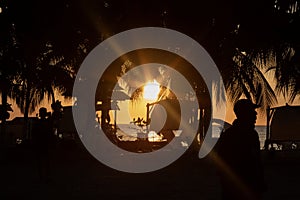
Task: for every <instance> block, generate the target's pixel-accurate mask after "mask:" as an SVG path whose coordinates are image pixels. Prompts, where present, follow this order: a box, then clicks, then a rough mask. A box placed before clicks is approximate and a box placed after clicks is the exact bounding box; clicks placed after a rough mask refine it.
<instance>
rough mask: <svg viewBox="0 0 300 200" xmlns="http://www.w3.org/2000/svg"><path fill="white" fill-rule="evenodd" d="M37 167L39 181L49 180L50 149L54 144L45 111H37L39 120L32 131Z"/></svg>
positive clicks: (49, 121) (50, 125) (43, 109)
mask: <svg viewBox="0 0 300 200" xmlns="http://www.w3.org/2000/svg"><path fill="white" fill-rule="evenodd" d="M33 134H34V135H33V139H34V147H35V153H36V156H37V167H38V173H39V178H40V180H41V181H48V180H49V176H50V174H49V172H50V152H49V151H50V148H51V145H52V144H53V142H54V135H53V132H52V123H51V120H50V117H49V114H48V112H47V109H46V108H44V107H42V108H40V109H39V119H38V121H37V123H36V124H35V126H34V129H33Z"/></svg>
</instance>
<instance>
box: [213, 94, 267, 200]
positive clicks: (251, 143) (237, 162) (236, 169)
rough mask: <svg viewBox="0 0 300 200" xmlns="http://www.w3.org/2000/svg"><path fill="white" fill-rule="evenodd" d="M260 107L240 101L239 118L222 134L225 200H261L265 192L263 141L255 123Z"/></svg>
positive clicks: (236, 109)
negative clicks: (261, 142) (261, 141)
mask: <svg viewBox="0 0 300 200" xmlns="http://www.w3.org/2000/svg"><path fill="white" fill-rule="evenodd" d="M258 107H259V105H256V104H253V103H252V101H250V100H248V99H240V100H238V101H237V102H236V103H235V105H234V113H235V115H236V119H235V120H234V122H233V124H232V126H231V127H230V128H228V129H226V130H225V131H223V132H222V133H221V136H220V139H219V141H218V144H217V146H216V149H217V154H218V162H217V163H218V172H219V175H220V182H221V186H222V199H223V200H229V199H230V200H259V199H262V196H263V192H264V191H265V182H264V174H263V165H262V162H261V158H260V142H259V137H258V133H257V132H256V130H255V129H254V128H255V123H256V119H257V117H256V116H257V112H256V111H255V109H256V108H258Z"/></svg>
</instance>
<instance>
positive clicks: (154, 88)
mask: <svg viewBox="0 0 300 200" xmlns="http://www.w3.org/2000/svg"><path fill="white" fill-rule="evenodd" d="M159 91H160V85H159V83H158V82H157V81H156V80H154V81H153V82H148V83H147V84H146V85H145V86H144V99H146V100H151V101H154V100H156V99H157V97H158V94H159Z"/></svg>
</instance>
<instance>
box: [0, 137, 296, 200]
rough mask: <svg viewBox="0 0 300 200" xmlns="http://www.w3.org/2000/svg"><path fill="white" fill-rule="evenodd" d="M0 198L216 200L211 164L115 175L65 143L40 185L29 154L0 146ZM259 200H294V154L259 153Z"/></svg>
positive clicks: (186, 162)
mask: <svg viewBox="0 0 300 200" xmlns="http://www.w3.org/2000/svg"><path fill="white" fill-rule="evenodd" d="M0 149H1V152H0V156H1V157H0V199H1V200H11V199H57V200H58V199H66V200H68V199H85V200H89V199H104V200H106V199H116V200H119V199H120V200H121V199H122V200H127V199H130V200H132V199H141V200H144V199H145V200H148V199H149V200H150V199H151V200H153V199H158V200H160V199H164V200H168V199H170V200H171V199H172V200H177V199H180V200H181V199H182V200H183V199H186V200H188V199H199V200H201V199H203V200H207V199H210V200H214V199H215V200H217V199H220V187H219V182H218V178H217V176H216V173H215V168H214V165H213V163H212V160H211V159H210V158H209V157H207V158H204V159H202V160H200V159H192V158H191V157H190V156H183V157H182V158H180V159H179V160H177V161H176V162H175V163H173V164H171V165H170V166H168V167H166V168H164V169H161V170H158V171H155V172H152V173H146V174H130V173H124V172H119V171H116V170H113V169H110V168H109V167H106V166H105V165H103V164H101V163H100V162H98V161H97V160H95V159H94V158H93V157H92V156H91V155H90V154H89V153H88V152H87V151H86V150H85V149H84V148H82V147H81V146H80V145H78V144H76V143H74V142H72V141H66V142H63V143H61V144H60V145H58V146H57V147H56V148H55V149H54V150H53V151H52V154H51V155H52V156H51V158H52V162H51V175H50V179H49V180H48V181H40V179H39V176H38V173H37V165H36V162H35V156H34V154H33V152H32V150H31V149H30V148H28V147H21V146H19V147H17V148H16V147H13V148H3V147H2V148H0ZM263 161H264V164H265V173H266V181H267V183H268V188H269V190H268V192H267V193H266V195H265V199H268V200H269V199H270V200H277V199H278V200H279V199H280V200H299V199H300V152H299V151H298V152H296V151H293V152H275V154H273V155H270V154H266V152H264V155H263Z"/></svg>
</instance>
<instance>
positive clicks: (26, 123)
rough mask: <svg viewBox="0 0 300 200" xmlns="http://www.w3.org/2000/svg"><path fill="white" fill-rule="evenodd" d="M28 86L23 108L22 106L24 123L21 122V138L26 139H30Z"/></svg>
mask: <svg viewBox="0 0 300 200" xmlns="http://www.w3.org/2000/svg"><path fill="white" fill-rule="evenodd" d="M30 89H31V88H30V86H29V87H28V88H27V90H26V98H25V108H24V124H23V138H24V139H26V140H30V136H29V135H28V130H27V129H28V126H27V125H28V115H29V107H30V101H31V98H30Z"/></svg>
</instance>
